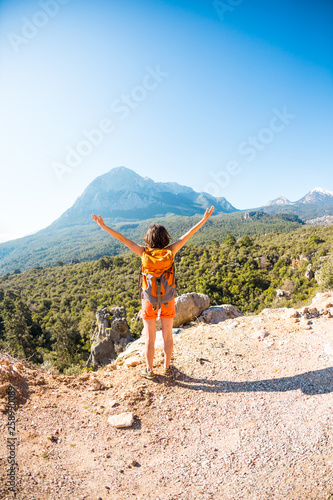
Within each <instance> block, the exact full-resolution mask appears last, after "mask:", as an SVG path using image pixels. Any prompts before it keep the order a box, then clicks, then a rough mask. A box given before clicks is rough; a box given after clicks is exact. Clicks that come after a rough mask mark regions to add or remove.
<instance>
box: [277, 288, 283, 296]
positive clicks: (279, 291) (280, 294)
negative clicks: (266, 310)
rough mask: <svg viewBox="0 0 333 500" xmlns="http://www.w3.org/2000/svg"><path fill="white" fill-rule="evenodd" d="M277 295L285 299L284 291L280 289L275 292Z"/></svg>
mask: <svg viewBox="0 0 333 500" xmlns="http://www.w3.org/2000/svg"><path fill="white" fill-rule="evenodd" d="M275 293H276V296H277V297H283V296H284V291H283V290H281V289H280V288H278V289H277V290H275Z"/></svg>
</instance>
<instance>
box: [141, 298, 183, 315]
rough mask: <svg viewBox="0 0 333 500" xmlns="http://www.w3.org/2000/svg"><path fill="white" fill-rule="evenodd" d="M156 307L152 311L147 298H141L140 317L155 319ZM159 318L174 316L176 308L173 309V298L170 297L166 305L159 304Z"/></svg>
mask: <svg viewBox="0 0 333 500" xmlns="http://www.w3.org/2000/svg"><path fill="white" fill-rule="evenodd" d="M157 313H158V310H157V307H156V310H155V311H154V309H153V306H152V304H151V303H150V302H149V300H147V299H142V319H156V318H157ZM160 317H161V318H175V317H176V309H175V299H172V300H171V301H170V302H169V305H168V307H166V306H165V304H161V312H160Z"/></svg>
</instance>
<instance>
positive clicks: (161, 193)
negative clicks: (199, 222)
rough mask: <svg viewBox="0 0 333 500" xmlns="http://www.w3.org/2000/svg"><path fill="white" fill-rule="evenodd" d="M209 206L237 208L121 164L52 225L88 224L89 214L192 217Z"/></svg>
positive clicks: (226, 209) (221, 210) (218, 209)
mask: <svg viewBox="0 0 333 500" xmlns="http://www.w3.org/2000/svg"><path fill="white" fill-rule="evenodd" d="M210 205H214V206H215V214H218V213H230V212H235V211H236V210H237V209H236V208H234V207H233V206H232V205H231V204H230V203H229V202H228V201H227V200H226V199H225V198H219V199H217V198H214V197H212V196H210V195H209V194H207V193H198V192H196V191H194V190H193V189H192V188H191V187H187V186H182V185H181V184H178V183H176V182H155V181H153V180H152V179H150V178H149V177H142V176H141V175H139V174H137V173H136V172H135V171H134V170H131V169H129V168H126V167H123V166H121V167H116V168H113V169H111V170H109V172H107V173H105V174H103V175H100V176H99V177H96V179H94V180H93V181H92V182H91V183H90V184H89V186H88V187H87V188H86V189H85V191H84V192H83V194H82V195H81V196H80V197H79V198H78V199H77V200H76V201H75V203H74V205H73V206H72V207H71V208H69V209H68V210H67V211H66V212H65V213H64V214H63V215H62V216H61V217H60V218H59V219H58V220H57V221H55V222H54V223H53V224H55V223H56V225H57V226H59V225H62V224H63V223H64V224H65V225H66V226H68V225H75V224H77V223H81V224H82V223H83V224H87V223H88V222H89V221H90V219H91V214H92V213H97V214H101V215H102V217H104V218H106V219H113V220H144V219H149V218H153V217H164V216H165V215H166V214H170V213H173V214H176V215H187V216H191V215H196V214H203V213H204V211H205V209H206V208H207V207H208V206H210Z"/></svg>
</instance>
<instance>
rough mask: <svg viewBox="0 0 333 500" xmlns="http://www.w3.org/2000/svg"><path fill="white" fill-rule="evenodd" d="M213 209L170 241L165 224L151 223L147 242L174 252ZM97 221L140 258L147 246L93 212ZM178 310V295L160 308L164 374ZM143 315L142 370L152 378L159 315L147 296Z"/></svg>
mask: <svg viewBox="0 0 333 500" xmlns="http://www.w3.org/2000/svg"><path fill="white" fill-rule="evenodd" d="M213 211H214V207H211V208H210V209H208V208H207V210H206V212H205V215H204V216H203V218H202V219H201V221H200V222H198V223H197V224H195V225H194V226H193V227H192V228H191V229H190V230H189V231H188V232H187V233H185V234H184V235H183V236H182V237H181V238H179V240H178V241H176V242H175V243H172V244H171V245H170V235H169V233H168V231H167V230H166V229H165V227H164V226H162V225H160V224H153V225H152V226H150V227H149V229H148V231H147V234H146V236H145V238H144V240H145V243H146V245H147V246H148V247H149V249H152V248H160V249H162V248H167V249H169V250H171V252H172V254H173V256H174V255H175V254H176V253H177V252H178V251H179V250H180V249H181V248H182V247H183V246H184V245H185V243H186V242H187V241H188V240H189V239H190V238H191V236H193V235H194V233H196V232H197V231H198V230H199V229H200V228H201V226H203V225H204V224H205V222H206V221H207V220H208V219H209V217H210V216H211V215H212V213H213ZM92 218H93V219H94V221H95V222H96V223H97V224H99V226H100V227H101V228H102V229H104V230H105V231H107V232H108V233H109V234H111V236H113V237H114V238H116V239H117V240H119V241H120V242H121V243H124V245H126V246H127V247H128V248H129V249H130V250H132V252H134V253H136V254H137V255H139V256H140V257H141V258H142V256H143V253H144V252H145V249H147V247H144V246H142V245H138V244H137V243H134V241H132V240H130V239H128V238H126V236H124V235H122V234H121V233H119V232H118V231H115V230H114V229H111V228H110V227H108V226H107V225H106V224H105V223H104V221H103V219H102V217H101V216H100V215H98V216H97V215H95V214H93V215H92ZM175 316H176V314H175V299H172V300H171V301H170V302H169V304H168V305H165V304H162V305H161V311H160V318H161V325H162V336H163V341H164V375H167V376H168V375H170V360H171V356H172V351H173V338H172V325H173V319H174V317H175ZM142 319H143V324H144V329H145V335H146V364H147V367H146V369H145V370H143V371H142V372H141V375H142V376H143V377H146V378H149V379H152V378H154V372H153V362H154V354H155V340H156V319H157V310H155V309H154V308H153V306H152V304H150V302H149V301H148V300H147V299H143V300H142Z"/></svg>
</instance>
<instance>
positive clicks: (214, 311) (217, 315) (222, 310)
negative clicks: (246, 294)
mask: <svg viewBox="0 0 333 500" xmlns="http://www.w3.org/2000/svg"><path fill="white" fill-rule="evenodd" d="M239 316H243V313H242V312H241V311H240V310H239V309H237V307H235V306H232V305H231V304H222V305H220V306H212V307H209V308H208V309H206V310H205V311H204V312H203V313H202V314H201V315H200V316H199V318H198V321H202V322H203V323H210V324H214V325H215V324H217V323H220V322H221V321H225V320H226V319H234V318H238V317H239Z"/></svg>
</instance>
